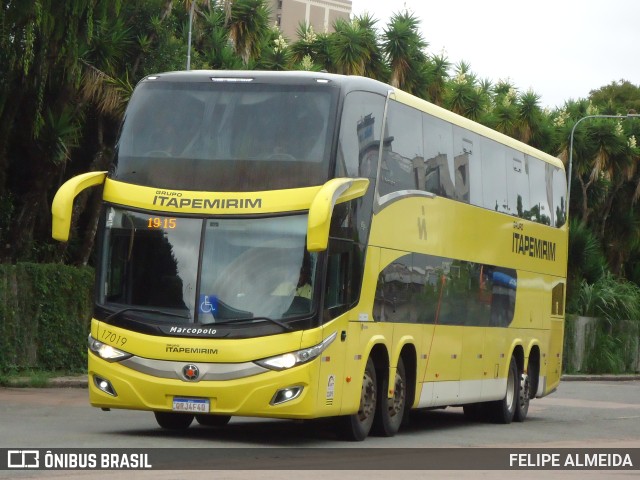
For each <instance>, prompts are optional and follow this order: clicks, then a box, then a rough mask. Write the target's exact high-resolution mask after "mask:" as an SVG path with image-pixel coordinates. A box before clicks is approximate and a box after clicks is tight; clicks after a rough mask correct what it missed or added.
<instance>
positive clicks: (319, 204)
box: [307, 178, 369, 252]
mask: <svg viewBox="0 0 640 480" xmlns="http://www.w3.org/2000/svg"><path fill="white" fill-rule="evenodd" d="M367 188H369V179H367V178H334V179H333V180H329V181H328V182H327V183H325V184H324V185H323V186H322V188H321V189H320V191H319V192H318V193H317V194H316V196H315V197H314V199H313V201H312V202H311V207H310V208H309V225H308V226H307V250H309V251H310V252H323V251H325V250H326V249H327V244H328V242H329V227H330V225H331V215H332V213H333V207H334V206H335V204H336V203H342V202H348V201H349V200H353V199H354V198H358V197H362V196H363V195H364V194H365V193H366V192H367Z"/></svg>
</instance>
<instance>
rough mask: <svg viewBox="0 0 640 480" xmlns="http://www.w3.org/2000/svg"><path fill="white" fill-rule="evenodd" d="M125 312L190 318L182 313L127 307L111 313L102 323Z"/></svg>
mask: <svg viewBox="0 0 640 480" xmlns="http://www.w3.org/2000/svg"><path fill="white" fill-rule="evenodd" d="M125 312H142V313H156V314H160V315H165V316H167V317H178V318H186V319H189V318H191V317H189V315H185V314H182V313H173V312H167V311H165V310H158V309H156V308H146V307H127V308H123V309H121V310H117V311H115V312H113V313H112V314H111V315H108V316H107V318H105V319H104V321H105V322H108V321H109V320H111V319H112V318H116V317H119V316H120V315H122V314H123V313H125Z"/></svg>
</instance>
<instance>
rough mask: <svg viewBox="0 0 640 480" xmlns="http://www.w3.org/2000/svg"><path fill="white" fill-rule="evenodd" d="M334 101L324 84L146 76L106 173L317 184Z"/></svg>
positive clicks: (174, 181)
mask: <svg viewBox="0 0 640 480" xmlns="http://www.w3.org/2000/svg"><path fill="white" fill-rule="evenodd" d="M336 103H337V89H336V88H332V87H330V86H327V85H324V84H311V85H288V84H286V85H271V84H264V83H253V82H246V83H238V82H233V83H224V82H213V81H210V82H208V83H204V82H166V81H153V80H146V81H144V82H143V83H142V84H140V85H139V86H138V87H137V88H136V91H135V93H134V95H133V97H132V99H131V102H130V104H129V107H128V108H127V112H126V115H125V120H124V123H123V126H122V132H121V135H120V139H119V141H118V149H117V156H116V159H115V169H114V171H113V172H112V176H113V178H115V179H117V180H121V181H124V182H130V183H136V184H138V185H145V186H151V187H154V188H155V187H162V188H171V189H177V190H200V191H212V190H217V191H256V190H272V189H281V188H297V187H306V186H315V185H322V184H323V183H324V182H326V181H327V180H328V178H329V156H330V153H331V138H332V133H333V129H334V123H335V122H334V121H333V120H332V119H333V118H334V117H335V109H336Z"/></svg>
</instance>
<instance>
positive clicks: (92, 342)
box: [89, 335, 133, 362]
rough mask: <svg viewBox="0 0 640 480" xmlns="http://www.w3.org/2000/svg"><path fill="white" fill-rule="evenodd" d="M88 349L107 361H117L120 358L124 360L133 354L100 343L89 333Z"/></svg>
mask: <svg viewBox="0 0 640 480" xmlns="http://www.w3.org/2000/svg"><path fill="white" fill-rule="evenodd" d="M89 350H91V351H92V352H93V353H95V354H96V355H98V356H99V357H100V358H102V359H104V360H106V361H108V362H119V361H120V360H125V359H127V358H129V357H132V356H133V355H131V354H130V353H127V352H123V351H122V350H118V349H117V348H114V347H112V346H111V345H107V344H106V343H102V342H100V341H98V340H96V339H95V338H93V337H92V336H91V335H89Z"/></svg>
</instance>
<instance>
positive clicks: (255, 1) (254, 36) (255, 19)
mask: <svg viewBox="0 0 640 480" xmlns="http://www.w3.org/2000/svg"><path fill="white" fill-rule="evenodd" d="M228 30H229V40H230V41H231V43H232V44H233V47H234V50H235V52H236V54H237V55H239V56H240V58H242V61H243V63H244V64H245V66H248V65H249V61H250V60H252V59H256V58H258V57H259V56H260V51H261V49H262V46H263V45H264V43H265V41H266V40H267V38H268V35H269V9H268V8H267V6H266V3H265V0H235V1H234V2H233V3H232V4H231V15H230V17H229V21H228Z"/></svg>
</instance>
